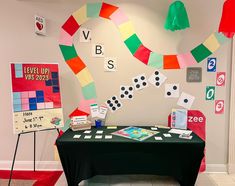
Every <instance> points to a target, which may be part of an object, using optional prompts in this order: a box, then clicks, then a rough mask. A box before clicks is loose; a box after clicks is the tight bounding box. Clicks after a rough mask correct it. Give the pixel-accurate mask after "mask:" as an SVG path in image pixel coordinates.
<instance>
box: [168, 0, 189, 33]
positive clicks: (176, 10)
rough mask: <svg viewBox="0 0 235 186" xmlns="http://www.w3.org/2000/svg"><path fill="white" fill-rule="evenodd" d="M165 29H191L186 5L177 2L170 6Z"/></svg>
mask: <svg viewBox="0 0 235 186" xmlns="http://www.w3.org/2000/svg"><path fill="white" fill-rule="evenodd" d="M164 27H165V29H166V30H171V31H175V30H182V29H185V28H188V27H190V25H189V20H188V14H187V12H186V9H185V7H184V3H182V2H181V1H175V2H174V3H172V4H171V5H170V7H169V10H168V15H167V18H166V22H165V25H164Z"/></svg>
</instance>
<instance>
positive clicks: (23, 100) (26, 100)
mask: <svg viewBox="0 0 235 186" xmlns="http://www.w3.org/2000/svg"><path fill="white" fill-rule="evenodd" d="M21 103H22V104H28V103H29V99H28V98H26V99H21Z"/></svg>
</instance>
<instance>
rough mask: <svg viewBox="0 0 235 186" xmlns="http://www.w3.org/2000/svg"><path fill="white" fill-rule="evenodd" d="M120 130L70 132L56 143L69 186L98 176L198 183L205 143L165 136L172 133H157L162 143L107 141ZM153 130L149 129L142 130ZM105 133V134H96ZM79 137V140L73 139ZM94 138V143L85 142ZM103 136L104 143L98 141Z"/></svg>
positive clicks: (193, 139) (187, 184) (118, 138)
mask: <svg viewBox="0 0 235 186" xmlns="http://www.w3.org/2000/svg"><path fill="white" fill-rule="evenodd" d="M122 128H124V127H118V128H117V129H107V128H106V127H102V128H98V129H96V128H94V127H93V128H92V132H91V134H84V133H83V132H84V131H77V132H73V131H72V130H71V129H68V130H67V131H66V132H65V133H64V134H63V135H62V136H61V137H60V138H58V139H57V140H56V145H57V148H58V152H59V156H60V160H61V163H62V166H63V169H64V172H65V176H66V179H67V182H68V185H69V186H75V185H76V186H77V185H78V183H80V182H81V181H82V180H86V179H88V178H91V177H93V176H95V175H112V174H152V175H162V176H164V175H165V176H172V177H174V178H175V179H177V180H178V182H179V183H180V184H181V185H182V186H191V185H194V184H195V181H196V179H197V175H198V171H199V167H200V163H201V160H202V158H203V156H204V147H205V142H204V141H203V140H201V139H200V138H199V137H198V136H197V135H196V134H194V133H192V136H193V138H192V140H186V139H180V138H179V137H178V136H179V135H177V134H171V135H172V137H171V138H166V137H164V136H163V134H164V133H167V132H168V130H169V129H158V131H159V132H160V133H158V134H156V135H155V136H161V137H162V138H163V140H162V141H156V140H155V139H154V137H155V136H154V137H151V138H148V139H146V140H144V141H142V142H139V141H135V140H132V139H127V138H123V137H119V136H114V135H113V137H112V139H104V136H105V135H108V134H110V133H112V132H114V131H117V130H120V129H122ZM142 128H145V129H150V127H142ZM97 130H103V131H104V133H103V134H96V131H97ZM75 134H80V135H81V137H80V138H79V139H75V138H73V136H74V135H75ZM85 135H92V138H91V139H84V136H85ZM95 135H102V136H103V138H102V139H95Z"/></svg>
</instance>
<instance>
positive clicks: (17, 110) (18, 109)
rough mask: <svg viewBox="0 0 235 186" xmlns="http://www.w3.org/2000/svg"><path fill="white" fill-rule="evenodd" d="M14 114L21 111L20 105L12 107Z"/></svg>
mask: <svg viewBox="0 0 235 186" xmlns="http://www.w3.org/2000/svg"><path fill="white" fill-rule="evenodd" d="M13 109H14V112H20V111H22V108H21V105H13Z"/></svg>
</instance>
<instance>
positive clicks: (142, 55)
mask: <svg viewBox="0 0 235 186" xmlns="http://www.w3.org/2000/svg"><path fill="white" fill-rule="evenodd" d="M150 53H151V50H149V49H148V48H146V47H145V46H144V45H140V47H139V48H138V49H137V51H136V52H135V54H134V56H135V57H136V58H137V59H139V60H140V61H141V62H143V63H144V64H146V65H147V64H148V60H149V56H150Z"/></svg>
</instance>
